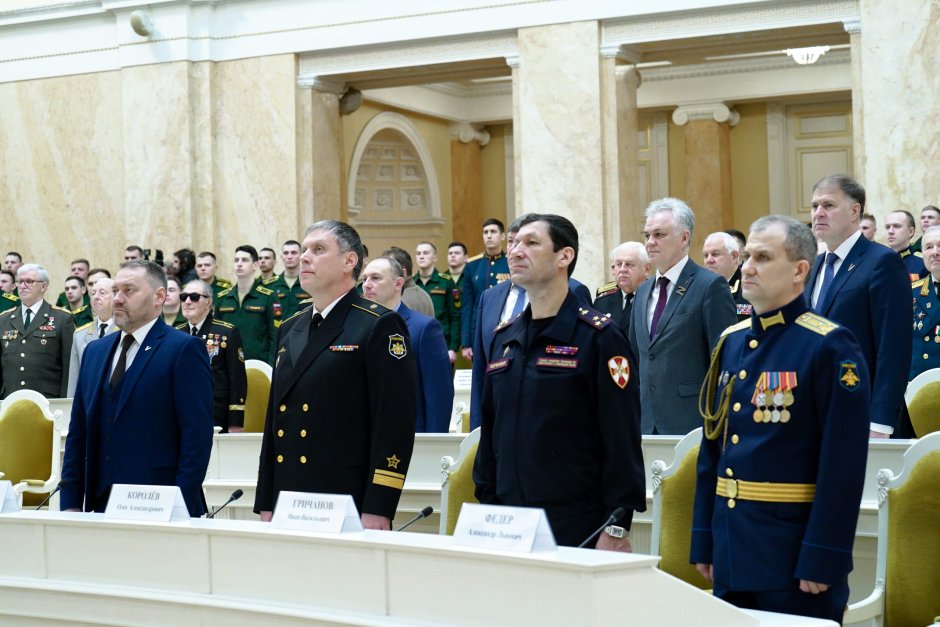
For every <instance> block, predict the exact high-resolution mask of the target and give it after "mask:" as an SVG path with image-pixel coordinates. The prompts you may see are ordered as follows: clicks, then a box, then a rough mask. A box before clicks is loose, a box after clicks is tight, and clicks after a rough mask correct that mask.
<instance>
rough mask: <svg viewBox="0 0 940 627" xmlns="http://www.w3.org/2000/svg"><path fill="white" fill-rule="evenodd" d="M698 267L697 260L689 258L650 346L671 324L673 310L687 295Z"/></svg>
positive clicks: (673, 289)
mask: <svg viewBox="0 0 940 627" xmlns="http://www.w3.org/2000/svg"><path fill="white" fill-rule="evenodd" d="M697 269H698V266H696V265H695V262H693V261H692V260H691V259H689V260H688V261H687V262H686V264H685V267H684V268H682V272H680V273H679V280H678V281H676V285H675V287H673V288H672V295H670V296H669V300H668V301H666V309H664V310H663V315H662V316H661V317H660V318H659V324H658V325H657V326H656V337H653V338H651V339H650V346H652V345H653V344H655V343H656V340H658V339H659V338H660V337H662V334H663V329H665V328H666V325H668V324H669V319H670V318H671V317H672V314H673V312H675V310H676V307H678V306H679V302H680V301H681V300H682V298H683V297H684V296H685V293H686V290H688V289H689V286H690V285H692V280H693V279H694V278H695V273H696V270H697ZM647 335H649V333H647Z"/></svg>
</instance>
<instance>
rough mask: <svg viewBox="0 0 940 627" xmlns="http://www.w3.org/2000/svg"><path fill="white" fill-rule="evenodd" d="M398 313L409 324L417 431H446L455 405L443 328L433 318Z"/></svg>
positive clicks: (403, 311)
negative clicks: (416, 399) (414, 372)
mask: <svg viewBox="0 0 940 627" xmlns="http://www.w3.org/2000/svg"><path fill="white" fill-rule="evenodd" d="M398 315H399V316H401V317H402V319H403V320H404V321H405V324H406V325H407V326H408V333H409V334H410V335H411V347H412V349H413V350H414V354H415V364H416V365H417V370H418V397H417V398H418V407H417V418H416V420H415V432H416V433H447V432H448V431H449V430H450V413H451V409H453V407H454V379H453V377H452V376H451V367H450V357H449V356H448V355H447V342H446V341H445V340H444V330H443V329H442V328H441V323H440V322H438V321H437V319H436V318H431V317H430V316H426V315H424V314H422V313H419V312H417V311H412V310H411V309H408V307H407V306H406V305H405V303H402V304H401V305H400V306H399V307H398Z"/></svg>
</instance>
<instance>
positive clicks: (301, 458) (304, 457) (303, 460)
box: [300, 455, 307, 464]
mask: <svg viewBox="0 0 940 627" xmlns="http://www.w3.org/2000/svg"><path fill="white" fill-rule="evenodd" d="M300 463H301V464H306V463H307V456H306V455H301V456H300Z"/></svg>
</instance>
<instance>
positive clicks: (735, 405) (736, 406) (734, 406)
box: [731, 403, 741, 411]
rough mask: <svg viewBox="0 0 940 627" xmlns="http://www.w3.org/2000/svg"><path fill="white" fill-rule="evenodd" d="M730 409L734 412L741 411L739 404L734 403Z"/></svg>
mask: <svg viewBox="0 0 940 627" xmlns="http://www.w3.org/2000/svg"><path fill="white" fill-rule="evenodd" d="M731 409H733V410H734V411H741V403H735V404H734V405H732V406H731Z"/></svg>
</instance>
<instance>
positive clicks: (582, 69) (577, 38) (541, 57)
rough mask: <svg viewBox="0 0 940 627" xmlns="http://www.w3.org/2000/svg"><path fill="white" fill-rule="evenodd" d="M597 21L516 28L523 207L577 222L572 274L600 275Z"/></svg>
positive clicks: (593, 278) (591, 279)
mask: <svg viewBox="0 0 940 627" xmlns="http://www.w3.org/2000/svg"><path fill="white" fill-rule="evenodd" d="M598 46H599V31H598V24H597V22H576V23H571V24H563V25H556V26H544V27H536V28H524V29H520V30H519V57H520V59H519V69H518V111H517V118H516V119H515V120H514V123H515V128H516V129H518V135H519V136H520V137H519V142H520V147H521V150H520V152H518V153H517V156H519V157H521V158H519V160H518V162H517V163H518V167H519V172H520V175H521V189H517V190H516V198H517V202H518V199H522V202H521V203H519V204H520V205H521V206H522V207H524V208H525V211H526V212H537V213H557V214H560V215H564V216H565V217H567V218H568V219H570V220H571V221H572V222H574V224H575V226H577V228H578V233H579V236H580V249H581V250H580V256H579V259H578V265H577V269H576V270H575V277H576V278H578V279H579V280H581V281H582V282H584V283H585V284H587V285H588V287H589V288H591V289H593V288H594V287H597V286H598V285H600V284H601V283H603V282H604V277H605V276H606V271H605V266H606V250H605V249H606V242H607V240H608V238H607V236H606V233H605V223H604V189H603V187H604V173H603V155H602V146H603V141H602V139H603V138H602V123H601V109H600V100H601V87H600V56H599V52H598Z"/></svg>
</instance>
